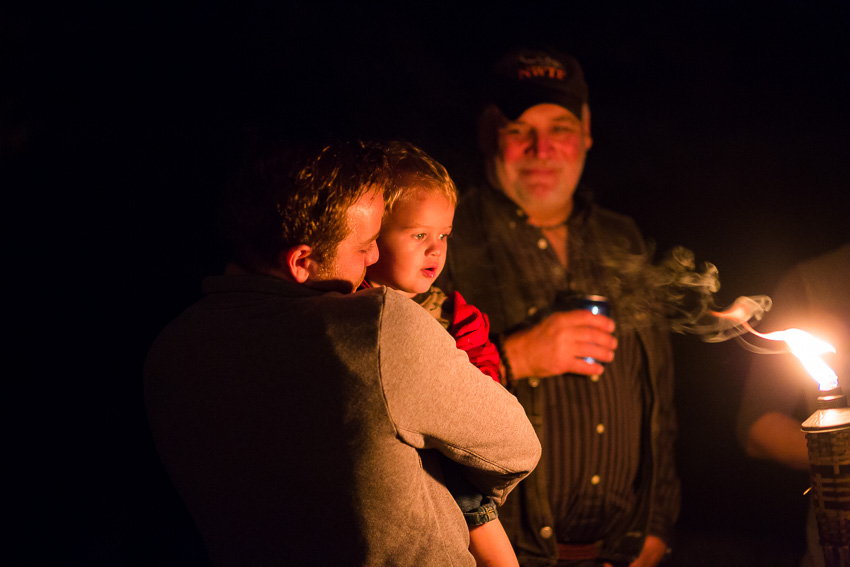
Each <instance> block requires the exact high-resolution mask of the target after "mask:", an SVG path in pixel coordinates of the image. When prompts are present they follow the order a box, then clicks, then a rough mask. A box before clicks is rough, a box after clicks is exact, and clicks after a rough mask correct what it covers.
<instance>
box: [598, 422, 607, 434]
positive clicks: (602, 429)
mask: <svg viewBox="0 0 850 567" xmlns="http://www.w3.org/2000/svg"><path fill="white" fill-rule="evenodd" d="M596 432H597V433H598V434H600V435H602V434H603V433H605V424H603V423H599V424H597V425H596Z"/></svg>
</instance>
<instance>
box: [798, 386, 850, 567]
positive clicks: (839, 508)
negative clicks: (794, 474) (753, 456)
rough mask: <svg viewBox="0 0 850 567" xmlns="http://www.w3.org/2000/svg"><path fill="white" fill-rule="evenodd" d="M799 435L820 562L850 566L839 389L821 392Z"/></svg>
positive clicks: (844, 425)
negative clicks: (805, 449)
mask: <svg viewBox="0 0 850 567" xmlns="http://www.w3.org/2000/svg"><path fill="white" fill-rule="evenodd" d="M803 431H804V432H805V434H806V444H807V445H808V448H809V467H810V469H809V470H810V472H809V475H810V478H811V483H812V484H811V492H812V503H813V504H814V509H815V520H816V521H817V526H818V539H819V541H820V544H821V546H822V547H823V554H824V560H825V562H826V565H827V567H833V566H850V408H848V407H847V397H846V396H845V395H844V394H843V393H842V391H841V388H840V387H838V386H836V387H835V388H831V389H829V390H826V391H824V390H821V392H820V396H818V409H817V410H816V411H815V412H814V413H813V414H812V415H811V416H809V418H808V419H807V420H806V421H804V422H803Z"/></svg>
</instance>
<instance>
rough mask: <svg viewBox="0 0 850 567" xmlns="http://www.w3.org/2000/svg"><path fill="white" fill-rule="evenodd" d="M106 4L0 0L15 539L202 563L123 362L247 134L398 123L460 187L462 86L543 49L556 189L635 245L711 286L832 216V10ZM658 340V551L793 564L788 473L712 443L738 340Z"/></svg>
mask: <svg viewBox="0 0 850 567" xmlns="http://www.w3.org/2000/svg"><path fill="white" fill-rule="evenodd" d="M112 4H113V3H105V2H104V3H102V4H84V5H76V6H74V7H70V6H64V7H55V6H49V5H42V4H39V3H30V4H28V5H27V6H26V7H17V8H16V7H14V6H6V5H4V7H2V8H0V58H2V59H0V61H2V68H0V72H1V73H2V75H0V97H2V98H0V127H1V128H2V129H0V150H2V177H0V183H1V184H2V187H1V188H2V195H3V196H4V197H5V200H6V207H4V210H5V215H4V217H5V223H4V225H5V226H4V228H5V230H4V233H5V235H6V242H7V245H6V246H5V247H4V250H5V251H6V252H5V253H6V262H7V273H8V274H9V276H7V279H8V280H9V282H10V283H11V293H10V294H9V298H10V306H11V309H10V310H9V313H10V316H9V321H10V324H11V325H13V326H14V328H15V332H14V333H13V337H12V339H11V340H10V343H9V344H10V347H11V348H10V354H12V358H11V360H12V361H14V364H13V365H12V367H13V368H14V367H17V368H18V370H17V371H16V372H15V378H14V380H10V383H13V384H14V385H15V386H17V385H24V386H26V387H25V388H24V389H25V390H26V391H27V397H26V399H27V400H28V401H29V400H32V402H33V403H31V404H30V403H27V404H18V403H17V402H15V403H12V404H10V405H12V406H15V407H12V408H10V409H11V411H10V414H9V415H11V416H13V418H14V419H15V420H16V427H15V428H13V429H12V430H11V431H12V435H11V441H12V443H11V444H10V447H9V451H10V454H11V455H14V458H13V459H11V462H12V463H13V465H12V466H11V468H12V469H13V471H14V472H16V473H18V475H17V476H16V478H18V479H19V480H18V484H13V485H11V492H12V493H13V494H12V496H13V500H14V501H15V502H16V503H17V502H18V501H20V504H21V506H20V514H19V515H18V516H19V518H20V520H19V521H18V522H16V525H17V529H16V531H15V532H14V533H13V535H18V534H20V536H21V537H20V538H19V540H18V541H20V542H26V544H25V545H22V546H21V549H22V553H23V554H24V555H23V556H22V557H33V556H35V555H39V554H43V553H46V554H49V555H54V556H56V557H57V558H61V559H62V562H63V563H68V564H77V563H79V564H92V565H97V564H105V565H106V564H108V565H154V564H156V565H167V564H174V565H192V564H204V562H205V556H204V552H203V549H202V547H201V546H200V544H199V542H198V539H197V534H195V532H194V530H193V528H192V524H191V521H190V520H189V518H188V516H187V514H186V512H185V510H184V509H183V507H182V505H181V504H180V502H179V499H178V498H177V497H176V495H175V494H174V492H173V489H172V488H171V487H170V485H169V483H168V480H167V477H166V476H165V474H164V472H163V471H162V469H161V468H160V465H159V462H158V460H157V458H156V455H155V452H154V450H153V446H152V444H151V442H150V439H149V437H148V433H147V429H146V425H145V421H144V413H143V412H144V410H143V405H142V400H141V367H142V362H143V360H144V355H145V352H146V350H147V348H148V346H149V344H150V342H151V341H152V340H153V338H154V337H155V336H156V333H157V332H158V331H159V329H160V328H161V327H162V326H163V325H164V324H165V323H166V322H167V321H168V320H170V319H171V318H173V317H174V316H176V315H177V314H178V313H179V312H180V311H181V310H182V309H183V308H185V307H186V306H187V305H188V304H189V303H191V302H192V301H193V300H194V299H196V298H197V297H198V296H199V282H200V279H201V278H202V277H203V276H205V275H208V274H212V273H216V272H218V271H220V270H221V268H222V265H223V255H222V252H221V247H220V243H219V240H218V237H217V235H216V230H215V211H216V201H217V194H218V191H219V190H220V188H221V186H222V184H223V182H224V180H225V179H226V178H227V175H228V174H229V173H230V172H231V171H232V169H233V167H234V166H235V165H236V164H237V163H238V162H239V159H240V156H241V154H242V151H243V149H244V147H245V146H246V145H249V144H250V143H252V141H253V140H255V139H257V138H260V137H268V136H280V137H295V138H297V137H300V136H303V135H306V134H307V133H319V134H323V133H334V134H337V135H340V136H358V137H363V138H374V137H382V138H404V139H407V140H409V141H412V142H414V143H417V144H419V145H421V146H422V147H423V148H424V149H425V150H426V151H428V152H429V153H431V154H432V155H433V156H435V157H436V158H437V159H438V160H439V161H441V162H442V163H443V164H444V165H446V167H447V168H448V170H449V172H450V173H451V174H452V175H453V177H454V178H455V180H456V181H457V182H458V185H459V186H460V187H464V186H468V185H469V184H470V183H472V182H474V181H475V180H476V178H477V176H478V174H479V165H480V158H479V156H478V154H477V149H476V144H475V118H476V115H475V113H476V108H477V107H476V97H475V87H476V85H477V83H478V81H479V79H480V78H481V76H482V75H483V73H484V72H485V71H486V69H487V67H488V65H489V64H490V62H491V61H492V60H493V59H494V58H495V57H497V56H498V55H500V54H501V53H503V52H504V51H505V50H506V49H508V48H510V47H513V46H520V45H526V44H537V43H539V44H550V45H553V46H555V47H557V48H559V49H561V50H563V51H567V52H569V53H572V54H574V55H576V56H577V57H578V58H579V60H580V61H581V62H582V64H583V67H584V70H585V74H586V77H587V81H588V84H589V86H590V97H591V101H590V105H591V109H592V113H593V114H592V117H593V120H592V129H593V134H594V142H595V145H594V147H593V149H592V150H591V152H590V154H589V157H588V162H587V167H586V170H585V175H584V181H585V182H586V183H587V184H588V185H589V186H591V187H592V188H593V189H594V190H595V192H596V194H597V198H598V200H599V201H601V202H602V203H603V204H604V205H606V206H608V207H610V208H613V209H616V210H618V211H620V212H623V213H626V214H629V215H632V216H633V217H635V218H636V219H637V221H638V224H639V225H640V226H641V227H642V229H643V231H644V233H645V235H646V236H648V237H650V238H652V239H653V240H654V241H655V242H656V243H657V245H658V249H659V250H666V249H668V248H670V247H671V246H674V245H684V246H686V247H688V248H690V249H691V250H693V251H694V252H695V254H696V257H697V260H698V261H710V262H712V263H714V264H716V265H717V267H718V268H719V270H720V276H721V281H722V288H721V290H720V292H719V294H718V301H717V302H718V304H720V305H725V304H728V303H731V301H732V300H734V299H735V298H736V297H738V296H739V295H753V294H761V293H768V294H769V293H770V292H771V290H772V288H773V286H774V285H775V284H776V282H777V280H778V278H779V277H780V275H781V274H782V273H783V272H784V271H785V270H786V269H787V268H789V267H790V266H791V265H792V264H794V263H795V262H797V261H799V260H802V259H804V258H808V257H810V256H813V255H816V254H819V253H821V252H824V251H827V250H829V249H831V248H834V247H837V246H838V245H839V244H840V243H842V242H843V241H846V240H847V239H848V234H850V230H848V224H847V218H848V212H850V199H848V183H847V181H848V179H850V159H848V158H850V142H848V132H850V111H848V106H847V104H848V101H850V72H848V69H849V68H850V39H848V32H850V5H849V4H848V3H847V2H845V1H838V0H836V1H832V2H790V1H775V2H771V3H763V4H761V3H759V4H756V3H741V2H735V3H732V2H730V3H724V2H720V3H717V2H712V3H705V4H701V3H695V2H688V3H685V2H682V3H669V4H660V3H649V4H647V3H609V2H553V3H532V2H524V3H514V4H509V5H506V6H504V7H495V6H487V5H471V4H470V5H451V4H440V3H433V2H430V3H412V4H408V3H378V2H348V3H333V2H311V3H306V2H305V3H284V2H276V3H275V2H268V3H260V2H242V3H238V4H237V3H235V2H234V3H230V2H204V3H201V2H183V3H169V4H157V3H148V2H145V3H142V2H125V3H123V4H121V6H120V7H118V6H117V3H116V5H112ZM12 282H14V283H12ZM848 283H850V282H848ZM836 346H837V347H838V348H842V345H836ZM674 347H675V349H676V362H677V367H678V385H677V404H678V410H679V415H680V424H681V431H680V442H679V447H678V455H677V456H678V462H679V468H680V474H681V477H682V481H683V487H684V496H683V511H682V516H681V520H680V532H681V537H680V541H679V542H678V544H677V546H676V547H677V560H676V565H795V564H796V554H798V553H799V552H800V550H801V549H802V532H803V514H804V509H805V499H804V498H803V497H802V492H803V490H804V489H805V488H806V487H807V486H808V482H807V478H806V475H805V474H803V473H792V472H790V471H786V470H783V469H782V468H780V467H779V466H778V465H772V464H769V463H761V462H756V461H752V460H749V459H747V458H746V457H745V456H744V455H743V453H742V451H741V449H740V448H739V446H738V444H737V441H736V439H735V434H734V422H735V416H736V413H737V409H738V405H739V398H740V394H741V388H742V384H743V379H744V375H745V371H746V368H747V365H748V363H749V360H750V359H751V357H752V356H754V355H752V354H751V353H749V352H746V351H744V350H743V349H741V348H740V347H739V346H737V345H736V344H734V343H725V344H720V345H708V344H703V343H701V342H699V341H698V340H697V339H695V338H694V337H674ZM843 348H850V345H843ZM789 363H791V361H789ZM807 379H808V378H807V377H803V376H801V380H807ZM12 399H13V400H17V399H18V398H12ZM17 509H18V508H16V510H17ZM27 536H28V537H27ZM329 546H332V542H329ZM13 549H14V547H13Z"/></svg>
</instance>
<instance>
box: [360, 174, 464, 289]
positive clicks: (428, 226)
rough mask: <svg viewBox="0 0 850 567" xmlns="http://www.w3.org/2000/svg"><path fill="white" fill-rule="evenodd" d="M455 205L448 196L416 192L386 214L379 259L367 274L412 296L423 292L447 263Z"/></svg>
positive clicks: (379, 244)
mask: <svg viewBox="0 0 850 567" xmlns="http://www.w3.org/2000/svg"><path fill="white" fill-rule="evenodd" d="M454 213H455V210H454V206H453V205H452V204H451V203H450V202H449V200H448V199H446V198H445V197H444V196H442V195H440V194H435V193H428V192H425V191H421V190H420V191H412V192H411V194H410V195H409V196H406V197H405V198H404V199H403V200H401V201H399V202H397V203H396V204H395V206H394V207H393V212H392V213H391V214H390V215H387V216H385V217H384V220H383V223H382V224H381V236H380V237H379V238H378V251H379V252H380V256H379V257H378V261H377V262H375V264H373V265H372V266H369V268H368V271H367V273H366V276H367V277H368V278H369V279H370V280H371V281H372V282H374V283H376V284H380V285H385V286H388V287H391V288H393V289H396V290H398V291H400V292H402V293H404V295H406V296H408V297H413V296H414V295H416V294H417V293H423V292H425V291H428V289H429V288H430V287H431V286H432V285H433V284H434V279H435V278H436V277H437V276H438V275H440V272H442V271H443V266H444V265H445V264H446V244H447V240H448V237H449V234H450V233H451V231H452V219H453V218H454Z"/></svg>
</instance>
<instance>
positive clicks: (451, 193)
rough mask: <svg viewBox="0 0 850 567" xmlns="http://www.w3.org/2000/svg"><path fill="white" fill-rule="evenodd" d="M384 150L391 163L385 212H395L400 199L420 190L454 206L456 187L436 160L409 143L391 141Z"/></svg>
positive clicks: (455, 202)
mask: <svg viewBox="0 0 850 567" xmlns="http://www.w3.org/2000/svg"><path fill="white" fill-rule="evenodd" d="M384 151H385V153H386V156H387V165H388V169H387V182H386V184H385V186H384V187H385V189H384V215H388V214H390V213H392V211H393V207H394V206H395V204H396V203H398V202H399V201H403V200H405V199H406V198H409V197H410V196H413V195H415V194H417V193H420V192H425V193H427V194H434V195H440V196H442V197H445V198H446V200H447V201H448V202H449V203H451V205H452V206H453V207H454V206H456V205H457V187H455V184H454V181H452V178H451V177H449V173H448V171H446V168H445V167H443V166H442V165H440V163H439V162H437V160H435V159H434V158H432V157H431V156H429V155H428V154H427V153H425V152H424V151H422V150H421V149H420V148H418V147H416V146H414V145H413V144H411V143H409V142H399V141H395V142H389V143H388V144H386V145H385V147H384Z"/></svg>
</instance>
